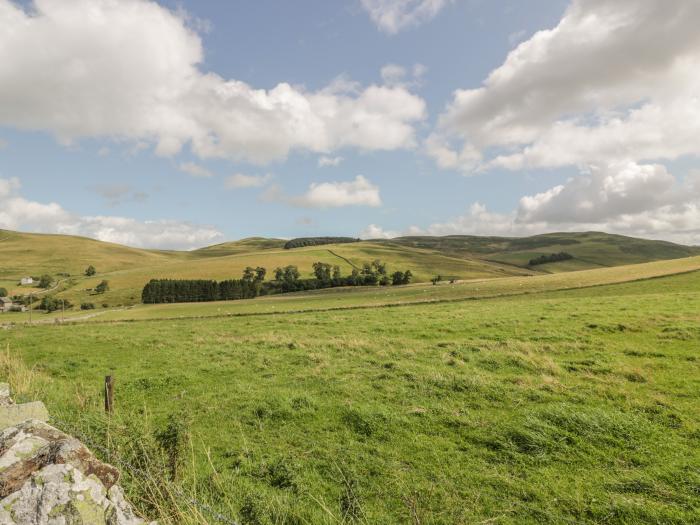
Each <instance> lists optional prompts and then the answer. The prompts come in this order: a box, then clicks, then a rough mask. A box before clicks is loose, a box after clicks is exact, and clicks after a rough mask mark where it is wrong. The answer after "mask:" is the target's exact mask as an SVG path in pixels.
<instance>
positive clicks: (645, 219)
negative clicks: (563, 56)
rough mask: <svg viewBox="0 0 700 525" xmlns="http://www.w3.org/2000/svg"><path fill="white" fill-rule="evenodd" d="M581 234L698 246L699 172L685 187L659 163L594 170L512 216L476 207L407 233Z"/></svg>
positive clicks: (533, 198) (375, 230)
mask: <svg viewBox="0 0 700 525" xmlns="http://www.w3.org/2000/svg"><path fill="white" fill-rule="evenodd" d="M581 230H599V231H607V232H616V233H621V234H626V235H635V236H641V237H651V238H657V239H667V240H672V241H676V242H681V243H686V244H700V172H692V173H690V174H688V175H687V176H686V178H685V180H684V181H683V182H682V183H681V182H678V181H677V180H676V178H675V177H674V176H673V175H672V174H670V173H669V172H668V171H667V170H666V168H665V167H663V166H660V165H656V164H645V165H640V164H636V163H633V162H627V163H621V164H617V165H607V166H605V167H596V166H594V167H591V168H588V169H586V170H585V171H584V172H583V173H582V174H581V175H579V176H578V177H574V178H571V179H570V180H568V181H567V182H566V183H564V184H561V185H558V186H555V187H553V188H550V189H549V190H547V191H544V192H542V193H538V194H535V195H529V196H525V197H523V198H521V199H520V202H519V204H518V207H517V208H516V209H515V210H513V211H512V212H509V213H495V212H491V211H489V210H488V209H487V208H486V206H484V205H483V204H480V203H476V204H473V205H472V206H471V207H470V209H469V210H468V212H467V213H465V214H464V215H461V216H458V217H455V218H453V219H451V220H449V221H446V222H441V223H434V224H431V225H429V226H427V227H425V228H419V227H412V228H411V229H409V230H408V231H407V232H405V233H406V234H418V233H422V234H428V235H454V234H463V235H464V234H468V235H504V236H511V235H516V236H517V235H531V234H536V233H544V232H548V231H581ZM382 232H383V230H382V229H381V228H380V227H377V226H375V225H371V226H370V227H369V228H368V229H367V230H366V231H365V232H363V235H366V236H376V237H382V236H383V235H382ZM396 235H397V234H396V232H391V236H392V237H393V236H396Z"/></svg>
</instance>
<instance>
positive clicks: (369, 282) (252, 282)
mask: <svg viewBox="0 0 700 525" xmlns="http://www.w3.org/2000/svg"><path fill="white" fill-rule="evenodd" d="M313 274H314V277H313V278H310V279H302V278H301V273H300V272H299V269H298V268H297V267H296V266H292V265H290V266H285V267H282V268H276V269H275V272H274V280H271V281H267V282H266V281H265V276H266V275H267V270H266V269H265V268H262V267H258V268H251V267H248V268H246V269H245V271H244V272H243V276H242V277H241V278H240V279H230V280H226V281H214V280H204V279H152V280H151V281H150V282H148V283H147V284H146V286H144V288H143V292H142V293H141V301H142V302H143V303H145V304H156V303H189V302H207V301H232V300H238V299H253V298H255V297H258V296H261V295H273V294H280V293H289V292H299V291H305V290H320V289H323V288H333V287H339V286H377V285H381V286H388V285H394V286H398V285H404V284H409V283H410V282H411V279H412V277H413V274H412V273H411V270H406V271H405V272H402V271H396V272H394V273H392V274H391V275H389V273H388V272H387V268H386V264H384V263H382V262H381V261H379V260H376V261H373V262H372V263H367V264H364V265H363V266H362V268H360V269H358V268H355V269H353V271H352V273H351V274H350V275H347V276H343V275H342V273H341V270H340V267H339V266H331V265H330V264H326V263H322V262H317V263H314V264H313Z"/></svg>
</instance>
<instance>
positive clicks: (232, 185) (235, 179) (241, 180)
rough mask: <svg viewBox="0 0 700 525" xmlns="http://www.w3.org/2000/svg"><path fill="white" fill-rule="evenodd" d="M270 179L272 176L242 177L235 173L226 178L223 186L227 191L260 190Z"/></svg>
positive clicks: (242, 175) (240, 174)
mask: <svg viewBox="0 0 700 525" xmlns="http://www.w3.org/2000/svg"><path fill="white" fill-rule="evenodd" d="M271 179H272V175H269V174H268V175H244V174H242V173H236V174H235V175H231V176H230V177H227V178H226V181H225V182H224V185H225V186H226V187H227V188H228V189H231V190H232V189H239V188H261V187H263V186H265V185H266V184H267V183H268V182H270V180H271Z"/></svg>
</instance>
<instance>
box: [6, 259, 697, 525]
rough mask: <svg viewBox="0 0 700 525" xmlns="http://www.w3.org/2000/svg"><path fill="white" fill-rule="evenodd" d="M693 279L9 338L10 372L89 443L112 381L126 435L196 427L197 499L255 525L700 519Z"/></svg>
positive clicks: (515, 289) (355, 301)
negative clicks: (17, 363) (176, 420)
mask: <svg viewBox="0 0 700 525" xmlns="http://www.w3.org/2000/svg"><path fill="white" fill-rule="evenodd" d="M699 264H700V258H695V259H687V260H684V261H669V262H664V263H652V264H650V265H640V266H638V267H628V268H622V269H619V268H618V269H616V268H607V269H602V270H597V271H586V272H576V273H571V274H556V275H549V276H536V277H522V278H507V279H498V280H484V281H482V282H480V283H463V284H459V285H454V286H450V285H445V286H437V287H432V286H428V287H426V286H409V287H405V288H396V289H393V288H392V289H390V292H391V293H392V294H396V296H394V297H391V298H390V300H391V301H394V302H407V301H416V300H422V299H423V298H424V297H423V296H424V295H425V294H434V295H430V296H429V297H428V299H429V300H441V301H445V300H446V301H451V300H458V301H457V302H433V303H422V304H408V305H405V306H403V307H402V308H391V307H381V306H378V305H380V304H381V301H382V300H386V297H384V298H382V297H381V295H377V294H382V293H387V291H385V290H381V289H377V290H372V291H363V290H360V291H352V292H340V293H339V292H338V291H331V292H323V293H318V294H310V295H306V296H297V297H294V296H291V297H289V298H269V299H263V300H254V301H241V302H239V303H236V305H235V306H234V304H233V303H229V304H228V305H226V306H227V307H228V306H229V305H230V307H231V308H236V309H239V310H236V311H237V312H244V311H248V310H247V309H250V312H251V313H258V314H260V313H264V312H265V311H269V310H267V309H268V307H269V305H271V304H274V306H275V307H276V308H277V307H280V306H281V305H283V304H284V303H285V301H290V302H291V303H294V301H299V304H296V303H295V304H293V308H298V307H299V306H300V305H302V304H305V305H306V306H307V307H308V306H309V305H311V308H316V307H322V308H326V307H328V306H332V305H336V306H337V305H339V304H341V303H336V302H334V301H336V300H338V301H341V302H342V304H344V305H346V306H361V305H363V304H364V305H365V306H371V307H369V308H358V309H348V310H337V311H323V310H321V309H320V310H319V311H310V312H306V313H287V314H285V315H255V316H251V317H228V318H227V317H212V318H203V319H180V320H178V319H170V320H162V321H151V322H138V321H137V322H127V323H113V324H101V325H95V324H92V323H79V324H70V325H56V326H34V327H14V328H12V329H10V330H0V344H1V345H2V346H3V347H5V346H6V347H7V348H8V349H9V350H8V351H9V353H10V354H11V355H14V356H17V357H19V358H21V360H22V361H23V362H24V363H26V364H27V365H29V366H31V367H33V375H32V376H31V380H27V379H26V376H16V375H15V376H11V377H10V379H11V380H12V381H13V383H15V385H14V386H15V388H16V389H19V391H20V397H22V396H23V397H24V398H26V399H30V398H36V397H40V398H42V399H44V400H45V401H46V402H47V404H48V406H49V409H50V410H51V412H52V414H54V415H56V417H57V419H60V420H61V421H62V422H67V424H69V425H70V426H71V428H76V429H79V430H80V431H81V432H82V433H83V434H87V435H88V436H90V437H91V439H92V440H94V441H96V442H99V443H104V442H105V440H108V439H109V437H108V436H109V435H110V434H109V433H105V431H104V428H103V427H100V426H99V425H95V424H93V423H91V422H92V421H94V419H93V416H94V417H97V416H96V414H98V413H99V412H100V410H101V381H102V377H103V376H104V375H105V374H106V373H109V372H113V373H114V374H115V376H116V378H117V407H118V413H117V415H116V416H115V420H114V423H113V425H114V428H113V429H112V431H113V432H116V429H117V427H120V426H122V427H129V426H136V427H137V428H138V429H139V431H140V432H152V433H153V434H157V432H158V430H159V429H163V428H164V426H165V424H166V420H167V418H168V417H169V416H171V415H173V414H181V413H185V414H186V419H187V421H188V423H187V424H188V428H189V429H190V430H191V433H192V436H193V439H192V442H191V443H192V449H191V461H190V460H188V461H187V465H186V467H185V468H186V470H187V475H185V476H184V477H183V479H184V480H186V481H185V487H186V489H187V491H188V493H194V494H196V496H197V497H198V498H202V499H206V500H207V501H210V502H211V503H212V504H213V505H214V506H215V507H216V508H217V509H218V510H219V511H221V512H224V513H226V514H227V515H230V516H233V517H235V518H236V519H238V520H240V521H241V522H242V523H352V522H358V523H387V524H389V523H444V524H452V523H502V524H521V523H532V524H535V523H537V524H539V523H552V524H559V523H584V524H586V523H590V524H593V523H616V524H617V523H619V524H646V523H664V524H666V523H668V524H681V523H683V524H685V523H698V522H700V423H699V422H700V354H698V348H700V329H699V327H700V272H698V271H692V270H697V269H698V266H699ZM615 272H617V273H615ZM680 272H683V273H680ZM673 273H676V274H675V275H667V276H665V277H664V276H663V275H664V274H673ZM654 276H656V278H652V279H647V280H638V281H634V280H633V279H635V278H636V279H642V278H650V277H654ZM620 281H629V282H620ZM611 282H613V283H615V282H616V283H618V284H606V283H611ZM499 283H501V284H499ZM574 285H576V286H588V287H586V288H578V289H568V290H559V289H560V288H573V287H574ZM484 286H486V287H487V288H486V289H484V288H483V287H484ZM372 294H375V295H372ZM511 294H517V295H511ZM493 295H503V296H501V297H492V298H488V297H490V296H493ZM470 297H471V298H474V299H478V300H463V299H465V298H470ZM179 307H180V305H173V306H171V307H170V308H179ZM223 307H224V306H223V303H220V304H218V305H203V304H202V305H182V308H194V309H198V311H200V312H205V315H210V314H211V311H210V310H209V309H212V308H223ZM155 308H162V309H166V310H167V308H168V307H165V306H160V307H154V309H155ZM163 311H165V310H163ZM141 312H148V309H147V308H138V309H134V310H132V311H128V312H124V313H125V314H126V313H129V314H130V315H131V316H132V317H134V316H135V315H133V314H134V313H139V315H140V313H141ZM193 312H195V310H192V311H191V312H189V311H188V312H183V314H187V315H189V314H190V313H193ZM118 313H119V312H115V313H114V315H117V314H118ZM161 313H162V312H160V313H158V315H161ZM105 315H106V314H105ZM148 315H150V314H148ZM148 315H146V317H148ZM2 372H3V369H2V368H0V373H2ZM7 372H8V371H7V370H4V373H7ZM149 436H150V434H148V435H146V434H144V435H142V439H143V440H144V441H148V440H149V439H152V437H149ZM188 457H189V456H188ZM125 482H126V483H127V486H129V477H128V473H127V478H126V479H125Z"/></svg>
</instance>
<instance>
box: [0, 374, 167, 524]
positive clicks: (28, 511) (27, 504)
mask: <svg viewBox="0 0 700 525" xmlns="http://www.w3.org/2000/svg"><path fill="white" fill-rule="evenodd" d="M48 418H49V414H48V412H47V410H46V407H45V406H44V404H43V403H42V402H40V401H37V402H32V403H23V404H15V403H14V402H13V401H12V398H11V397H10V389H9V386H8V385H7V384H4V383H0V525H25V524H26V525H88V524H89V525H142V524H144V523H145V522H144V520H143V519H141V518H140V517H139V516H137V515H136V513H135V512H134V510H133V509H132V507H131V505H130V504H129V503H128V502H127V501H126V500H125V498H124V494H123V492H122V489H121V487H120V486H119V483H118V481H119V471H118V470H117V469H116V468H115V467H113V466H111V465H108V464H106V463H103V462H101V461H100V460H98V459H97V458H96V457H95V456H94V455H93V454H92V452H90V451H89V450H88V449H87V448H86V447H85V446H84V445H83V444H82V443H81V442H80V441H79V440H77V439H75V438H74V437H71V436H69V435H67V434H65V433H63V432H61V431H60V430H58V429H56V428H54V427H52V426H51V425H49V424H48V423H47V421H48ZM153 523H155V522H153Z"/></svg>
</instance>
